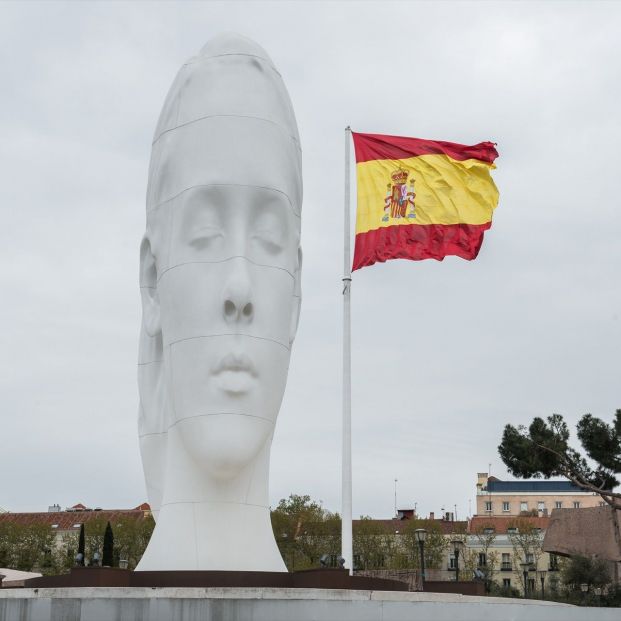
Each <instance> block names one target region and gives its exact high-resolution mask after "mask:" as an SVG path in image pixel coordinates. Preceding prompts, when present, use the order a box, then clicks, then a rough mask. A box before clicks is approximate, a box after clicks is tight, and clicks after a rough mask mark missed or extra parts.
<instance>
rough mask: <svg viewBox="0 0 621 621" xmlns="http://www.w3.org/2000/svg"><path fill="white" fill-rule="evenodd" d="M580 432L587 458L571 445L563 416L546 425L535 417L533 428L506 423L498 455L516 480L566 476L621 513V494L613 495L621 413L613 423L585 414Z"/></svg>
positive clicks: (620, 459)
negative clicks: (597, 495) (518, 478)
mask: <svg viewBox="0 0 621 621" xmlns="http://www.w3.org/2000/svg"><path fill="white" fill-rule="evenodd" d="M577 432H578V433H577V435H578V439H579V440H580V443H581V444H582V448H583V449H584V452H585V454H586V456H585V455H583V454H581V453H580V452H579V451H577V450H576V449H574V448H572V447H571V446H569V429H568V427H567V423H566V422H565V421H564V420H563V417H562V416H561V415H560V414H553V415H552V416H548V418H547V421H544V420H543V419H542V418H539V417H536V418H534V419H533V422H532V423H531V424H530V426H529V427H528V429H527V428H526V427H524V426H519V427H514V426H513V425H507V426H506V427H505V430H504V433H503V435H502V442H501V444H500V446H499V447H498V452H499V453H500V457H501V459H502V461H503V462H504V463H505V465H506V466H507V468H508V470H509V472H511V474H513V475H515V476H516V477H520V478H529V477H535V478H538V477H544V478H546V479H548V478H550V477H553V476H562V477H565V478H567V479H569V480H570V481H571V482H572V483H573V484H574V485H576V486H578V487H581V488H582V489H584V490H587V491H590V492H594V493H596V494H599V496H601V498H602V500H604V501H605V502H607V503H608V504H609V505H610V506H612V507H614V508H617V509H621V493H618V492H614V491H613V489H614V488H615V487H616V486H617V485H618V484H619V480H618V479H617V476H616V475H618V474H620V473H621V410H617V411H616V412H615V416H614V420H613V422H612V424H611V425H608V424H607V423H605V422H604V421H603V420H601V419H599V418H596V417H595V416H592V415H591V414H585V415H584V416H583V417H582V418H581V419H580V421H579V422H578V425H577ZM587 457H588V458H589V459H590V460H591V462H590V463H589V461H587ZM591 464H593V465H591Z"/></svg>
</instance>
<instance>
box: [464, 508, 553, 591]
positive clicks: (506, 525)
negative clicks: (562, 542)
mask: <svg viewBox="0 0 621 621" xmlns="http://www.w3.org/2000/svg"><path fill="white" fill-rule="evenodd" d="M549 521H550V518H548V517H534V516H527V517H520V516H516V517H507V516H505V517H485V516H475V517H473V518H472V519H471V520H470V523H469V525H468V536H467V541H466V549H467V551H466V554H467V560H466V563H467V565H469V566H470V568H471V569H472V570H473V571H474V570H477V571H478V572H482V575H484V576H485V577H486V579H487V580H488V581H489V582H490V583H495V584H496V585H497V586H499V587H504V588H505V589H507V590H509V589H517V590H518V591H519V592H520V593H524V589H525V588H526V589H527V592H528V595H529V596H531V597H537V596H540V595H541V591H542V589H543V591H544V593H545V592H547V593H549V592H550V590H552V591H553V590H554V589H555V588H557V585H558V582H559V577H560V576H559V569H560V564H559V558H558V556H556V555H555V554H549V553H547V552H544V550H543V539H544V537H545V532H546V529H547V527H548V524H549Z"/></svg>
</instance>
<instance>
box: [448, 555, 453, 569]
mask: <svg viewBox="0 0 621 621" xmlns="http://www.w3.org/2000/svg"><path fill="white" fill-rule="evenodd" d="M448 561H449V563H448V568H449V569H455V554H453V552H450V553H449V559H448Z"/></svg>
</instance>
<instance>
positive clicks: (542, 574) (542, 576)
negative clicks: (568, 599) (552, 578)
mask: <svg viewBox="0 0 621 621" xmlns="http://www.w3.org/2000/svg"><path fill="white" fill-rule="evenodd" d="M546 573H547V572H546V570H545V569H541V570H539V571H538V572H537V574H538V575H539V580H540V582H541V599H545V595H546V591H545V582H546Z"/></svg>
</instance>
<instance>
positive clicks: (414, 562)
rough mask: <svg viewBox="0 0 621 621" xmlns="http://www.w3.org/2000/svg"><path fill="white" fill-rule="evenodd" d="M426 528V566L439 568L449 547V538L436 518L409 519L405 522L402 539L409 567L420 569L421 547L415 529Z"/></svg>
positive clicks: (406, 565)
mask: <svg viewBox="0 0 621 621" xmlns="http://www.w3.org/2000/svg"><path fill="white" fill-rule="evenodd" d="M418 528H424V529H425V530H426V531H427V540H426V541H425V567H426V568H431V569H439V568H440V567H441V566H442V564H443V561H444V557H445V555H446V551H447V550H448V547H449V541H448V539H447V538H446V537H445V536H444V535H443V533H442V528H441V527H440V525H439V524H438V523H437V522H436V521H435V520H420V519H415V520H407V522H404V523H403V529H402V531H401V541H402V545H403V549H404V550H405V552H406V555H407V564H405V565H403V567H407V568H408V569H411V568H414V569H420V548H419V544H418V540H417V539H416V534H415V531H416V529H418Z"/></svg>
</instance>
